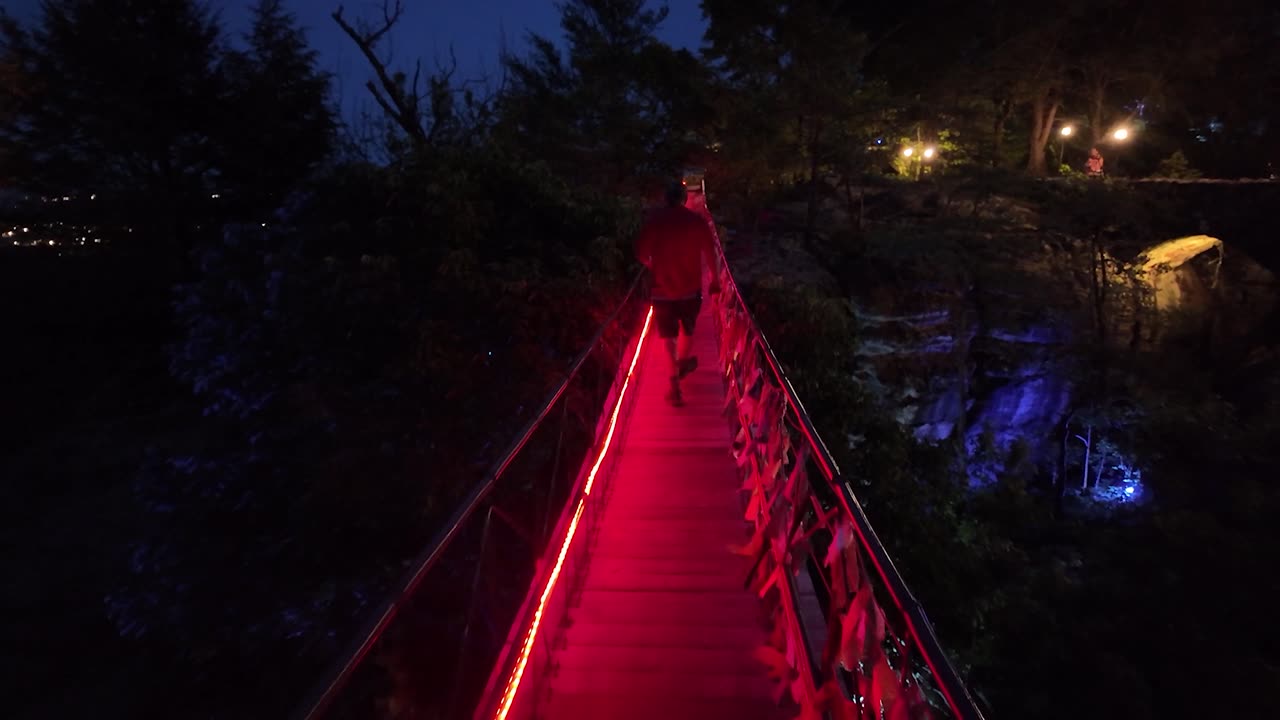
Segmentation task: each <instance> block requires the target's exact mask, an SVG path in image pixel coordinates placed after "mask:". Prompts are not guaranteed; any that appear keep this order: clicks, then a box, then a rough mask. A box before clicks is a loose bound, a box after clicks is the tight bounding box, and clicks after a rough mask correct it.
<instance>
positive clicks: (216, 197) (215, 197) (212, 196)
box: [209, 193, 220, 200]
mask: <svg viewBox="0 0 1280 720" xmlns="http://www.w3.org/2000/svg"><path fill="white" fill-rule="evenodd" d="M209 197H211V198H213V199H214V200H217V199H218V198H219V197H220V196H219V195H218V193H214V194H212V195H210V196H209Z"/></svg>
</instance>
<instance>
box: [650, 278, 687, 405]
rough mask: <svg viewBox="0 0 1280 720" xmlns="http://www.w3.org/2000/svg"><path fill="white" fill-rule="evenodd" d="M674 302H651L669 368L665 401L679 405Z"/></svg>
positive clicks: (676, 321)
mask: <svg viewBox="0 0 1280 720" xmlns="http://www.w3.org/2000/svg"><path fill="white" fill-rule="evenodd" d="M677 310H678V308H677V306H676V303H673V302H670V301H664V300H655V301H654V302H653V319H654V324H656V325H657V326H658V337H659V338H661V339H662V349H663V350H664V351H665V352H666V355H667V367H668V369H669V370H670V372H669V373H668V377H669V378H670V379H671V389H670V390H668V391H667V402H669V403H671V404H672V405H677V406H678V405H680V404H682V403H683V402H684V398H683V397H681V395H680V359H679V357H678V355H677V347H676V345H677V342H678V341H677V339H676V336H677V335H678V334H679V332H680V317H679V315H678V314H677V312H676V311H677Z"/></svg>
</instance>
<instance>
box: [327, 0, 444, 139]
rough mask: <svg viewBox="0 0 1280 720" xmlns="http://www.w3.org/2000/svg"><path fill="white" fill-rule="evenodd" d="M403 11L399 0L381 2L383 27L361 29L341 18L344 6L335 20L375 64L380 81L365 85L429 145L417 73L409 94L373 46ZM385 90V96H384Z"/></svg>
mask: <svg viewBox="0 0 1280 720" xmlns="http://www.w3.org/2000/svg"><path fill="white" fill-rule="evenodd" d="M403 12H404V6H403V5H402V4H401V2H400V0H395V4H394V6H393V5H391V3H390V2H389V1H388V0H384V2H383V3H382V17H383V24H382V26H381V27H379V28H377V29H375V30H370V31H367V32H361V31H359V30H357V29H356V28H354V27H352V26H351V24H350V23H348V22H347V21H346V20H345V19H344V18H343V17H342V6H341V5H339V6H338V9H337V10H335V11H334V12H333V14H332V17H333V19H334V22H336V23H338V27H341V28H342V31H343V32H345V33H346V34H347V37H349V38H351V40H352V41H353V42H355V44H356V47H358V48H360V52H361V54H363V55H364V57H365V59H366V60H368V61H369V65H370V66H372V67H373V71H374V73H375V74H376V75H377V76H378V84H377V85H375V84H374V82H373V81H372V80H370V81H369V82H368V83H366V87H368V88H369V91H370V92H371V93H373V97H374V100H376V101H377V102H378V105H380V106H382V109H383V110H384V111H385V112H386V113H387V114H388V115H389V116H390V117H391V119H392V120H394V121H395V122H396V124H397V125H399V126H400V128H401V129H402V130H404V131H405V133H406V134H407V135H409V137H410V138H412V139H413V141H414V143H415V144H416V145H418V146H419V147H422V146H425V145H427V133H426V132H425V131H424V130H423V129H422V120H421V118H420V117H419V115H418V95H417V75H416V74H415V76H414V88H413V90H412V93H411V94H410V95H408V96H406V95H405V93H404V88H403V87H401V85H400V83H397V82H396V81H395V80H394V79H392V77H391V75H390V74H389V73H388V72H387V66H386V63H384V62H382V61H381V60H379V59H378V56H377V53H375V52H374V48H375V47H376V45H377V43H378V42H379V41H380V40H381V39H382V38H383V37H384V36H385V35H386V34H387V32H388V31H390V30H391V27H392V26H393V25H395V24H396V21H398V20H399V19H400V16H401V14H403ZM378 85H381V87H382V93H380V92H379V91H378ZM383 93H385V97H384V96H383Z"/></svg>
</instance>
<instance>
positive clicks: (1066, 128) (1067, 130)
mask: <svg viewBox="0 0 1280 720" xmlns="http://www.w3.org/2000/svg"><path fill="white" fill-rule="evenodd" d="M1075 131H1076V129H1075V128H1073V127H1071V126H1070V125H1063V126H1062V129H1061V130H1059V131H1058V132H1059V133H1060V134H1061V135H1062V137H1071V133H1073V132H1075Z"/></svg>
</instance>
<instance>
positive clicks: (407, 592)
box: [298, 271, 644, 720]
mask: <svg viewBox="0 0 1280 720" xmlns="http://www.w3.org/2000/svg"><path fill="white" fill-rule="evenodd" d="M643 277H644V272H643V271H641V272H639V273H637V274H636V276H635V278H634V279H633V280H632V282H631V284H630V286H629V287H628V288H627V292H626V294H624V295H623V297H622V300H621V301H620V302H619V303H618V305H617V307H615V308H614V309H613V312H611V313H610V314H609V316H608V317H607V318H605V319H604V321H603V322H602V323H601V324H600V327H599V328H598V329H597V330H596V333H595V335H594V336H592V338H591V341H590V342H589V343H587V346H586V347H585V348H584V349H583V350H582V351H581V352H580V353H578V355H577V356H576V357H575V358H574V360H573V362H572V363H571V364H570V366H569V370H568V372H567V373H566V374H565V377H564V380H563V381H562V382H561V383H560V384H559V385H558V386H557V387H556V388H555V389H554V390H552V391H551V392H550V393H549V394H548V395H547V398H546V399H545V400H544V401H543V402H542V404H541V405H540V406H539V409H538V412H537V413H536V414H535V415H534V416H533V417H532V418H531V419H530V420H529V422H528V423H526V424H525V426H524V428H523V429H522V430H521V431H520V434H519V435H517V436H516V438H515V440H513V441H512V443H511V445H509V446H508V447H507V450H506V452H504V453H503V454H502V456H501V457H500V458H499V459H498V461H497V462H495V463H494V464H493V465H492V466H491V468H490V470H489V471H488V472H487V473H485V475H484V477H483V478H481V479H480V481H479V482H477V483H476V484H475V485H474V486H473V487H472V489H471V491H470V492H469V493H467V496H466V497H465V498H464V499H463V501H462V502H461V503H460V505H459V506H458V509H457V510H455V511H454V514H453V515H452V517H451V518H450V519H449V522H448V523H447V524H446V525H445V526H444V528H443V529H442V530H441V531H440V532H439V533H437V534H436V536H435V537H434V538H433V539H432V541H431V543H430V544H429V545H427V547H426V548H425V549H424V550H423V551H422V552H421V553H419V554H418V556H417V557H416V558H415V559H414V562H413V565H412V568H413V570H412V571H410V572H408V573H407V574H406V575H405V577H404V578H403V579H402V581H401V583H400V589H399V590H398V591H396V592H394V593H392V594H390V595H389V596H388V599H387V600H386V601H385V602H384V603H383V604H382V605H381V606H380V609H379V612H378V613H377V614H376V615H371V619H370V621H369V622H367V623H366V624H365V628H366V629H365V630H364V631H363V632H361V633H360V634H359V635H357V638H359V639H360V642H359V644H358V645H354V643H353V645H354V649H353V650H352V651H351V652H349V653H344V657H346V658H347V659H346V661H345V662H342V663H341V665H340V666H335V669H334V670H332V671H331V672H330V673H329V674H328V676H327V677H328V678H329V679H328V680H327V682H324V683H323V684H322V685H319V686H317V689H316V690H314V691H313V692H312V693H311V695H310V697H312V698H314V699H313V700H312V701H310V702H308V703H307V704H305V705H304V706H303V709H304V711H305V712H304V713H303V714H300V715H298V717H300V718H303V719H305V720H316V719H318V718H320V717H322V716H323V715H324V713H325V712H326V711H327V710H328V709H329V708H330V706H331V705H332V703H333V702H334V700H335V699H336V698H337V696H338V694H339V693H340V692H341V691H342V689H343V688H344V687H345V686H346V685H347V684H348V682H349V681H350V679H351V676H352V675H353V673H354V672H355V670H356V668H357V667H358V666H359V665H360V664H361V662H362V661H363V660H364V659H365V658H366V657H367V656H368V654H369V652H370V651H371V650H372V649H373V647H374V646H375V645H376V644H377V642H378V640H379V639H380V638H381V637H382V635H383V633H384V632H385V631H386V629H387V627H388V626H389V625H390V624H391V621H392V620H393V619H394V618H395V616H396V614H397V613H398V612H399V611H400V609H401V608H402V607H403V605H404V604H405V601H406V600H407V599H408V598H409V597H410V596H411V595H412V594H413V592H414V590H415V589H416V588H417V587H418V585H419V584H420V583H421V582H422V579H423V578H424V577H425V576H426V575H427V573H428V572H430V571H431V569H432V568H433V567H435V565H436V563H437V562H439V560H440V557H441V556H442V555H443V554H444V552H445V550H447V549H448V548H449V546H450V545H451V544H452V543H453V541H454V539H455V538H456V537H457V536H458V534H459V532H460V529H461V528H462V526H463V525H464V523H466V521H467V520H468V519H470V518H471V517H472V516H473V515H474V514H475V513H476V511H477V510H478V509H479V508H480V506H481V503H483V501H484V500H485V498H486V497H487V496H488V495H489V494H490V492H492V490H493V488H494V485H495V484H496V483H497V481H498V480H499V479H500V478H501V477H502V476H503V474H504V473H505V472H506V471H507V469H508V468H509V467H510V466H511V464H512V462H513V461H514V460H515V458H516V456H517V455H519V454H520V451H521V450H523V449H524V447H525V445H526V444H528V442H529V439H530V438H531V437H532V436H533V434H534V432H535V431H537V430H538V428H539V427H540V426H541V425H542V423H543V421H545V420H546V418H547V416H548V415H549V414H550V412H551V409H552V407H554V406H555V404H556V402H557V401H559V400H560V398H561V396H563V395H564V393H565V391H566V390H567V389H568V387H569V384H570V383H571V382H572V381H573V379H574V378H575V377H576V376H577V375H578V372H579V371H580V370H581V369H582V367H583V365H584V364H585V362H586V360H587V358H588V357H589V356H590V354H591V352H592V351H593V350H595V349H596V347H597V346H598V345H599V344H600V341H601V339H602V338H603V337H604V334H605V332H606V331H607V330H608V329H609V328H610V327H611V326H612V325H613V323H614V321H615V320H617V318H618V316H619V315H620V314H621V313H622V310H623V308H625V307H626V306H627V303H628V302H629V301H630V300H631V297H632V296H633V295H634V294H635V292H636V288H638V287H639V286H640V281H641V280H642V279H643Z"/></svg>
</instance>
